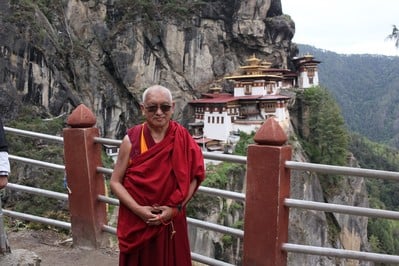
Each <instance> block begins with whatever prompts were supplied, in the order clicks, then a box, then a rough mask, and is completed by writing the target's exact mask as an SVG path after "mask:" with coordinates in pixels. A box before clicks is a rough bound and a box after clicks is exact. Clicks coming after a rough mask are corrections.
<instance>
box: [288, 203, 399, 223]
mask: <svg viewBox="0 0 399 266" xmlns="http://www.w3.org/2000/svg"><path fill="white" fill-rule="evenodd" d="M284 204H285V206H287V207H295V208H302V209H308V210H317V211H325V212H338V213H344V214H351V215H360V216H367V217H375V218H386V219H394V220H399V212H396V211H387V210H379V209H373V208H366V207H356V206H347V205H341V204H333V203H324V202H316V201H307V200H298V199H285V200H284Z"/></svg>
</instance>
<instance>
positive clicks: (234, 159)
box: [203, 152, 247, 164]
mask: <svg viewBox="0 0 399 266" xmlns="http://www.w3.org/2000/svg"><path fill="white" fill-rule="evenodd" d="M203 155H204V158H205V159H210V160H216V161H224V162H231V163H239V164H246V163H247V157H246V156H240V155H227V154H219V153H212V152H203Z"/></svg>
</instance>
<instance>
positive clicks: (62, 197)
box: [7, 183, 68, 200]
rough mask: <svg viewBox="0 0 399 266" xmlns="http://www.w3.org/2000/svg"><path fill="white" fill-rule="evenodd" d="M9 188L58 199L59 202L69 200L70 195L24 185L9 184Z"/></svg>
mask: <svg viewBox="0 0 399 266" xmlns="http://www.w3.org/2000/svg"><path fill="white" fill-rule="evenodd" d="M7 188H9V189H12V190H20V191H24V192H28V193H31V194H36V195H39V196H46V197H49V198H53V199H57V200H68V194H65V193H60V192H54V191H51V190H46V189H41V188H35V187H28V186H22V185H18V184H14V183H8V184H7Z"/></svg>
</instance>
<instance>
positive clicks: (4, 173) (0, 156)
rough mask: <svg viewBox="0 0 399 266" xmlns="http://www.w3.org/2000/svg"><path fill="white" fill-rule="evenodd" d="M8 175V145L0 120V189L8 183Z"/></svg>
mask: <svg viewBox="0 0 399 266" xmlns="http://www.w3.org/2000/svg"><path fill="white" fill-rule="evenodd" d="M9 173H10V161H9V160H8V145H7V141H6V137H5V133H4V127H3V123H2V121H1V120H0V189H2V188H4V187H5V186H6V185H7V183H8V174H9Z"/></svg>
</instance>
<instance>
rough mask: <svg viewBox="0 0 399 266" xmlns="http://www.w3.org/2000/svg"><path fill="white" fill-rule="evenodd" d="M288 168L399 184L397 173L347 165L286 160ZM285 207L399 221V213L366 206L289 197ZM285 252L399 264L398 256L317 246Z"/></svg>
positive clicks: (294, 246) (288, 246)
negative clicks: (390, 181) (377, 179)
mask: <svg viewBox="0 0 399 266" xmlns="http://www.w3.org/2000/svg"><path fill="white" fill-rule="evenodd" d="M285 166H286V167H287V168H289V169H291V170H299V171H312V172H316V173H321V174H332V175H342V176H358V177H367V178H379V179H386V180H395V181H399V173H398V172H390V171H382V170H374V169H362V168H354V167H345V166H333V165H325V164H314V163H305V162H294V161H286V162H285ZM284 204H285V206H287V207H290V208H301V209H308V210H317V211H323V212H336V213H343V214H350V215H358V216H366V217H374V218H385V219H394V220H399V212H397V211H389V210H381V209H374V208H366V207H356V206H347V205H341V204H332V203H322V202H315V201H306V200H298V199H290V198H286V199H285V200H284ZM282 249H283V250H285V251H288V252H294V253H304V254H311V255H319V256H333V257H337V258H345V259H356V260H367V261H374V262H380V263H399V256H395V255H387V254H380V253H372V252H361V251H353V250H344V249H335V248H326V247H316V246H309V245H298V244H292V243H284V244H283V245H282Z"/></svg>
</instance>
